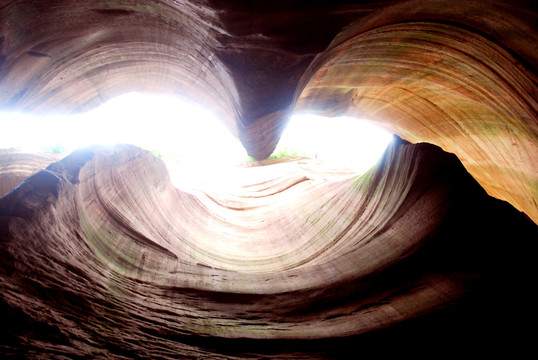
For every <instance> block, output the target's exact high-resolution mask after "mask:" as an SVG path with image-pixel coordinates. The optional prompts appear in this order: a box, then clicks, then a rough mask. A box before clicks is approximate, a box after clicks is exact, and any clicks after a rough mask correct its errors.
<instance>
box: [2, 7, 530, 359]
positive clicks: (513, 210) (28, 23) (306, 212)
mask: <svg viewBox="0 0 538 360" xmlns="http://www.w3.org/2000/svg"><path fill="white" fill-rule="evenodd" d="M536 20H537V16H536V9H535V6H534V5H533V3H532V2H525V1H521V2H508V1H506V2H504V1H489V2H488V3H484V2H482V1H465V2H463V1H462V2H459V1H391V2H385V1H383V2H381V1H373V2H363V1H359V2H352V1H338V2H332V1H331V2H329V1H327V2H326V1H316V2H310V1H309V2H289V1H288V2H280V1H276V2H271V3H269V2H267V3H259V2H256V3H248V2H242V1H227V2H221V1H217V0H211V1H181V0H178V1H135V2H133V1H126V0H125V1H124V0H119V1H96V2H94V1H91V2H90V1H88V2H82V1H74V0H63V1H61V0H55V1H41V0H37V1H25V0H17V1H10V2H6V3H5V4H2V5H0V107H1V109H2V111H7V110H16V111H28V112H34V113H39V112H45V113H51V112H55V113H70V112H77V111H85V110H88V109H90V108H93V107H96V106H98V105H99V104H101V103H103V102H104V101H106V100H108V99H110V98H112V97H113V96H115V95H117V94H120V93H122V92H124V91H128V90H138V91H148V92H158V93H166V94H175V95H178V96H184V97H190V98H192V99H195V100H197V101H199V102H201V103H203V104H206V105H208V106H211V108H212V109H213V110H214V111H216V112H217V113H219V114H220V115H221V116H222V119H223V121H224V122H225V123H226V124H227V126H228V127H229V128H230V130H231V131H232V132H233V133H234V134H235V135H236V136H237V137H238V138H239V139H240V140H241V141H242V142H243V144H244V145H245V148H246V149H247V150H248V151H249V153H250V154H251V155H252V156H254V157H256V158H257V159H263V158H265V157H267V156H268V155H269V154H270V153H271V152H272V150H273V148H274V146H275V145H276V143H277V141H278V139H279V137H280V134H281V132H282V130H283V128H284V126H285V124H286V121H287V119H288V116H289V114H290V112H291V111H292V110H293V109H295V108H296V109H299V110H305V111H311V112H316V113H325V114H328V115H342V114H347V115H352V116H358V117H362V116H366V117H369V118H370V119H371V120H373V121H375V122H376V123H378V124H380V125H382V126H384V127H385V128H387V129H390V130H391V131H393V132H394V133H396V134H398V135H399V136H400V137H395V141H394V143H393V144H392V145H391V146H390V147H389V149H387V151H386V153H385V155H384V157H383V159H382V161H381V162H380V163H379V164H378V165H377V166H376V167H374V168H373V169H372V170H370V171H369V172H368V173H366V174H365V175H363V176H360V177H354V176H349V173H346V172H339V171H331V170H329V169H320V168H318V167H316V166H315V164H314V163H313V162H309V161H302V162H301V161H294V162H285V163H281V164H275V165H271V166H266V167H248V168H239V169H235V170H234V173H233V174H232V173H229V174H222V176H221V178H220V179H219V180H218V181H216V182H214V183H208V184H205V185H204V186H202V187H200V188H199V189H196V190H191V191H185V190H180V189H177V188H175V187H174V186H173V185H172V184H171V183H170V180H169V176H168V173H167V170H166V167H165V165H164V164H163V163H162V162H161V161H160V160H159V159H156V158H154V157H153V156H152V155H151V154H150V153H148V152H146V151H142V150H140V149H138V148H136V147H133V146H117V147H105V148H103V147H94V148H89V149H85V150H81V151H78V152H75V153H73V154H72V155H70V156H68V157H66V158H64V159H62V160H61V161H58V160H59V159H56V158H47V157H43V156H36V155H31V154H20V153H18V154H16V153H11V152H3V153H1V154H0V189H1V190H2V194H5V195H4V196H3V197H1V198H0V259H1V267H0V280H1V281H0V287H1V289H0V306H1V309H2V314H3V318H4V320H3V324H2V326H1V333H0V335H1V336H0V338H1V340H0V353H1V354H2V356H5V357H14V358H20V357H28V358H42V357H51V358H54V357H58V358H62V357H67V358H84V357H86V358H87V357H103V358H204V357H207V358H215V357H217V358H219V357H220V358H248V357H275V358H284V359H289V358H349V354H350V353H353V354H355V352H359V354H362V355H364V356H365V357H377V358H379V357H389V356H391V357H394V356H397V355H402V354H405V355H415V356H417V357H423V358H425V357H429V356H431V354H432V351H433V352H436V351H439V352H440V351H441V350H439V349H443V350H442V352H443V353H448V354H449V355H451V356H459V355H460V352H461V351H467V353H466V354H472V355H473V356H481V355H484V354H486V355H488V356H493V355H498V354H506V355H507V356H515V355H517V354H518V353H520V352H521V353H523V352H524V351H526V350H528V349H530V348H531V345H530V344H531V340H532V339H531V338H530V337H531V336H530V333H529V332H527V331H526V330H525V329H526V324H527V323H532V322H533V319H534V318H535V311H533V310H532V309H533V308H534V304H532V301H531V300H532V296H531V293H532V289H533V284H534V277H535V276H534V274H535V273H536V266H535V265H533V264H534V263H535V262H534V261H533V255H534V254H535V253H536V238H538V236H537V235H538V230H537V227H536V224H535V222H536V219H537V218H538V206H537V204H536V199H537V195H536V184H537V180H536V179H537V178H538V175H537V172H536V171H537V170H536V166H535V164H536V163H537V157H538V150H537V145H536V144H537V143H538V141H537V140H538V136H537V134H538V116H537V112H536V109H537V106H536V105H537V104H536V99H537V96H536V95H537V86H536V84H537V81H536V64H537V52H536V44H537V43H538V41H537V40H538V39H537V31H536V30H537V29H536V24H537V21H536ZM29 131H31V130H29ZM402 139H405V140H402ZM406 140H407V141H406ZM408 141H410V142H408ZM413 143H414V144H413ZM432 144H434V145H432ZM436 145H437V146H436ZM445 151H446V152H445ZM460 161H461V162H460ZM42 168H46V169H44V170H39V169H42ZM32 174H33V175H32ZM232 175H234V176H236V178H237V179H239V180H236V182H235V183H232V182H230V181H227V180H229V179H227V177H231V176H232ZM24 178H26V181H24V182H23V183H21V181H22V179H24ZM18 184H20V185H19V186H18V187H15V186H16V185H18ZM522 212H524V213H522ZM533 220H534V222H533ZM387 344H393V345H394V346H388V345H387ZM516 357H517V356H516Z"/></svg>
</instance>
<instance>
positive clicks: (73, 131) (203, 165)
mask: <svg viewBox="0 0 538 360" xmlns="http://www.w3.org/2000/svg"><path fill="white" fill-rule="evenodd" d="M0 126H1V128H2V131H1V132H0V148H16V149H20V150H22V151H27V152H39V151H51V152H57V153H62V154H65V155H68V154H69V153H70V152H71V151H73V150H75V149H78V148H83V147H86V146H90V145H95V144H116V143H128V144H133V145H137V146H139V147H142V148H144V149H147V150H150V151H151V152H153V154H154V155H156V156H159V157H161V158H162V159H163V160H164V161H165V162H166V163H167V165H168V168H169V170H170V173H171V175H172V179H173V180H174V175H175V174H182V178H183V180H181V181H183V182H184V181H186V180H184V179H185V178H186V176H185V174H188V178H189V180H188V181H189V183H192V182H196V181H199V180H203V179H207V178H208V177H213V176H214V174H218V173H219V171H221V170H223V169H225V168H229V167H231V166H234V165H239V164H242V163H245V162H246V161H248V155H247V153H246V151H245V149H244V148H243V146H242V145H241V143H240V142H239V140H238V139H237V138H236V137H234V136H233V135H232V134H231V133H230V131H228V129H227V128H226V127H225V126H224V124H223V123H222V122H221V121H219V119H218V118H217V117H216V116H215V115H214V114H213V113H212V112H210V111H209V110H207V109H204V108H202V107H201V106H200V105H197V104H195V103H191V102H186V101H183V100H181V99H179V98H175V97H167V96H155V95H147V94H140V93H127V94H124V95H122V96H118V97H116V98H114V99H112V100H110V101H109V102H107V103H106V104H104V105H102V106H100V107H99V108H96V109H94V110H93V111H89V112H87V113H83V114H78V115H72V116H32V115H27V114H20V113H15V114H13V113H0ZM391 138H392V137H391V135H390V134H389V133H387V132H385V131H383V130H381V129H379V128H377V127H375V126H374V125H372V124H370V123H368V122H367V121H364V120H360V119H354V118H345V117H340V118H325V117H322V116H314V115H295V116H293V117H292V119H291V121H290V122H289V124H288V126H287V128H286V129H285V131H284V133H283V136H282V138H281V140H280V142H279V144H278V147H277V149H276V151H275V153H274V154H273V157H283V156H305V157H310V158H312V159H317V160H319V161H324V162H331V163H333V164H334V165H335V166H343V167H347V168H349V169H351V170H354V171H355V172H357V173H362V172H364V171H366V170H368V169H369V168H370V167H372V166H373V165H374V164H375V162H376V161H377V160H378V159H379V158H380V156H381V154H382V153H383V151H384V150H385V148H386V146H387V144H388V143H389V142H390V140H391ZM178 170H179V171H178ZM174 182H175V183H176V184H177V182H176V181H174Z"/></svg>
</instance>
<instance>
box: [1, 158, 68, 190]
mask: <svg viewBox="0 0 538 360" xmlns="http://www.w3.org/2000/svg"><path fill="white" fill-rule="evenodd" d="M61 158H62V157H61V156H60V155H57V154H52V153H40V154H35V153H26V152H22V151H15V150H0V197H2V196H4V195H5V194H6V193H8V192H9V191H10V190H11V189H13V188H15V187H16V186H17V185H19V184H20V183H21V182H23V181H24V180H26V179H27V178H28V177H30V176H31V175H33V174H34V173H36V172H37V171H38V170H41V169H44V168H46V167H47V166H49V165H50V164H51V163H53V162H56V161H59V160H60V159H61Z"/></svg>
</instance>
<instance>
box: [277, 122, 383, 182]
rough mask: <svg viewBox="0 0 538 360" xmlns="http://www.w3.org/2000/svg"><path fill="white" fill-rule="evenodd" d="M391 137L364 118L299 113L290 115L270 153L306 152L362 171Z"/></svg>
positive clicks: (315, 157) (372, 164)
mask: <svg viewBox="0 0 538 360" xmlns="http://www.w3.org/2000/svg"><path fill="white" fill-rule="evenodd" d="M391 140H392V134H390V133H389V132H387V131H385V130H383V129H381V128H379V127H377V126H375V125H374V124H372V123H371V122H369V121H368V120H365V119H357V118H351V117H345V116H344V117H334V118H329V117H325V116H318V115H311V114H300V115H294V116H292V118H291V119H290V122H289V123H288V125H287V127H286V129H285V130H284V132H283V134H282V137H281V139H280V142H279V143H278V145H277V148H276V149H275V151H274V152H273V155H272V157H283V156H289V155H291V156H305V157H308V158H312V159H317V160H319V161H323V162H326V163H330V164H332V165H334V166H340V167H344V168H348V169H350V170H353V171H355V172H356V173H358V174H362V173H364V172H366V171H367V170H369V169H370V168H371V167H372V166H374V165H375V164H376V162H377V161H378V160H379V159H380V157H381V155H382V154H383V152H384V151H385V149H386V148H387V146H388V144H389V143H390V142H391Z"/></svg>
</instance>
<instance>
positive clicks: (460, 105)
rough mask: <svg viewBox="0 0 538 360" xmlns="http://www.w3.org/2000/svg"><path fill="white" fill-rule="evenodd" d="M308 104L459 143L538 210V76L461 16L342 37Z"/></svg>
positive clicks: (477, 168) (491, 184) (493, 185)
mask: <svg viewBox="0 0 538 360" xmlns="http://www.w3.org/2000/svg"><path fill="white" fill-rule="evenodd" d="M319 62H320V63H323V65H322V66H321V68H320V69H319V70H318V71H317V72H316V74H315V75H314V77H313V78H312V79H311V80H310V82H309V83H308V85H307V86H306V88H305V90H304V91H303V93H302V94H301V98H300V100H299V106H300V107H301V108H305V109H318V111H322V112H325V113H328V114H339V115H340V114H341V115H343V114H345V115H349V116H356V117H365V118H369V119H372V120H374V121H375V122H376V123H378V124H380V125H382V126H384V127H386V128H388V129H390V130H391V131H393V132H395V133H398V134H401V135H402V136H403V137H404V138H406V139H408V140H410V141H413V142H417V141H426V142H429V143H433V144H436V145H439V146H441V147H442V148H443V149H445V150H446V151H449V152H453V153H456V154H457V155H458V157H459V158H460V159H461V161H462V162H463V164H464V166H465V168H466V169H467V170H468V171H469V172H470V173H471V174H472V175H473V177H474V178H475V179H476V180H477V181H478V182H479V183H480V184H481V185H482V186H483V187H484V188H485V189H486V191H487V192H488V193H489V194H490V195H492V196H495V197H497V198H501V199H504V200H507V201H509V202H510V203H512V204H513V205H514V206H516V207H517V208H519V209H520V210H524V211H525V212H526V213H528V214H529V215H530V216H531V217H533V218H534V219H536V217H537V216H538V206H537V203H536V200H537V188H536V184H537V181H538V168H537V167H536V164H537V163H538V141H537V140H538V121H537V119H538V113H537V109H538V103H537V102H536V99H537V98H538V88H537V87H536V84H537V78H536V77H535V76H534V74H532V73H531V72H529V71H528V70H526V69H525V68H524V67H522V66H521V64H520V63H518V61H517V59H516V58H514V56H513V55H512V54H510V53H509V52H507V51H506V50H505V49H503V48H502V47H500V46H499V45H498V44H496V43H494V42H493V41H491V40H490V39H488V38H485V37H484V36H481V35H479V34H476V33H474V32H472V31H470V30H468V29H465V28H462V27H461V26H458V25H454V24H445V23H438V22H406V23H400V24H394V25H387V26H383V27H378V28H375V29H373V30H370V31H367V32H364V33H361V34H359V35H357V36H354V37H352V38H351V39H349V40H347V41H344V42H342V43H340V44H338V45H335V46H334V47H333V48H332V49H331V50H330V51H327V52H326V53H325V54H324V56H323V58H321V59H320V60H319Z"/></svg>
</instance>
